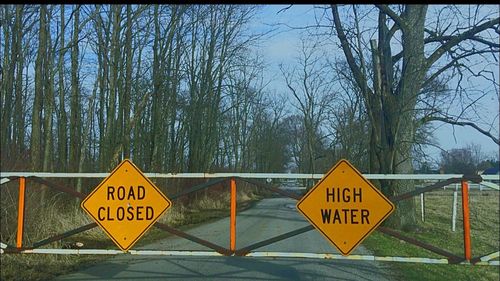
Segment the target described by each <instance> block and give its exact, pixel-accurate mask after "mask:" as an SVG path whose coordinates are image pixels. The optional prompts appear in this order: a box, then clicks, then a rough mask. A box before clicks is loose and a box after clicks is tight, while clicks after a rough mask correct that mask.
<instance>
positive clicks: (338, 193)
mask: <svg viewBox="0 0 500 281" xmlns="http://www.w3.org/2000/svg"><path fill="white" fill-rule="evenodd" d="M297 209H298V210H299V211H300V212H301V213H302V215H304V216H305V217H306V218H307V219H308V220H309V222H311V224H312V225H313V226H314V227H315V228H316V229H317V230H319V231H320V232H321V234H323V236H325V237H326V238H327V239H328V240H329V241H330V242H331V243H332V244H333V245H334V246H335V247H336V248H337V249H338V250H339V251H340V252H341V253H342V255H344V256H346V255H349V254H350V253H351V252H352V251H353V250H354V249H355V248H356V247H357V246H358V245H359V244H360V243H361V242H362V241H363V240H364V239H365V238H366V237H367V236H368V235H369V234H370V233H371V232H372V231H373V230H375V229H376V228H377V226H379V225H380V224H381V223H382V221H384V220H385V219H386V218H387V217H388V216H389V215H390V214H391V213H392V212H393V211H394V204H393V203H392V202H391V201H389V200H388V199H387V198H386V197H385V196H384V195H383V194H382V193H381V192H380V191H379V190H378V189H377V188H376V187H375V186H373V185H372V184H371V183H370V182H369V181H368V180H367V179H365V178H364V177H363V175H362V174H361V173H360V172H359V171H358V170H356V168H354V166H352V165H351V164H350V163H349V162H348V161H347V160H344V159H342V160H340V161H339V162H338V163H337V164H336V165H335V166H334V167H333V168H332V169H331V170H330V171H329V172H328V173H327V174H326V175H325V176H324V177H323V178H322V179H321V180H320V181H319V182H318V183H317V184H316V185H315V186H314V187H313V188H311V190H309V192H307V193H306V194H305V195H304V196H303V197H302V199H301V200H300V201H299V202H298V203H297Z"/></svg>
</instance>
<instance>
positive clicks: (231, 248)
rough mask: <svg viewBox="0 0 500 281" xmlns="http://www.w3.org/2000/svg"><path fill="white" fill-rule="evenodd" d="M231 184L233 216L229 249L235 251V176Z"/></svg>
mask: <svg viewBox="0 0 500 281" xmlns="http://www.w3.org/2000/svg"><path fill="white" fill-rule="evenodd" d="M230 185H231V218H230V230H229V231H230V234H229V235H230V236H229V249H230V250H231V251H232V252H234V251H235V250H236V181H235V180H234V178H231V180H230Z"/></svg>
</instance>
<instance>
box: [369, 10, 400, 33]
mask: <svg viewBox="0 0 500 281" xmlns="http://www.w3.org/2000/svg"><path fill="white" fill-rule="evenodd" d="M375 6H376V7H377V8H379V10H381V11H382V12H384V13H385V14H386V15H388V16H389V17H391V19H392V20H393V21H394V22H395V23H396V24H397V25H398V26H399V28H400V29H402V30H403V31H404V30H405V29H408V25H407V24H406V22H404V21H403V19H402V18H401V17H400V16H398V14H396V13H395V12H394V11H393V10H391V8H389V6H387V5H375Z"/></svg>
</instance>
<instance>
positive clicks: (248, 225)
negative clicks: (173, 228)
mask: <svg viewBox="0 0 500 281" xmlns="http://www.w3.org/2000/svg"><path fill="white" fill-rule="evenodd" d="M307 225H308V222H307V221H306V220H305V218H303V217H302V216H301V215H300V214H299V213H298V212H297V211H296V209H295V201H294V200H292V199H288V198H270V199H264V200H262V201H260V202H259V203H257V204H256V206H255V207H254V208H251V209H249V210H246V211H244V212H240V213H238V215H237V228H236V229H237V236H236V237H237V239H236V248H237V249H239V248H242V247H244V246H246V245H250V244H253V243H255V242H259V241H261V240H265V239H268V238H271V237H273V236H276V235H279V234H283V233H285V232H288V231H291V230H295V229H297V228H300V227H304V226H307ZM187 232H188V233H190V234H192V235H196V236H198V237H200V238H203V239H206V240H209V241H211V242H213V243H216V244H218V245H221V246H223V247H226V248H229V218H224V219H220V220H218V221H215V222H213V223H208V224H204V225H200V226H197V227H195V228H193V229H190V230H188V231H187ZM134 249H136V250H138V249H148V250H201V251H207V250H210V249H208V248H206V247H204V246H201V245H198V244H195V243H194V242H191V241H188V240H185V239H183V238H178V237H171V238H168V239H165V240H162V241H159V242H157V243H154V244H151V245H148V246H143V247H134ZM254 251H259V252H260V251H273V252H309V253H335V254H338V251H337V250H336V249H335V248H334V247H333V246H332V245H331V244H330V243H329V242H328V241H327V240H326V239H325V238H324V237H323V236H322V235H321V234H320V233H319V232H318V231H316V230H311V231H309V232H306V233H303V234H300V235H297V236H294V237H291V238H288V239H286V240H283V241H280V242H277V243H274V244H271V245H268V246H264V247H262V248H259V249H256V250H254ZM352 254H369V253H368V252H367V251H366V250H365V249H364V248H363V247H362V246H359V247H358V248H356V250H355V251H354V252H353V253H352ZM393 276H394V274H393V273H391V272H390V271H389V270H388V269H387V264H382V263H376V262H371V261H353V260H325V259H305V258H263V257H224V256H221V257H218V256H215V257H214V256H211V257H190V256H189V257H188V256H137V255H118V256H115V257H113V258H110V259H108V260H106V261H104V262H101V263H100V264H99V265H96V266H93V267H90V268H87V269H84V270H82V271H80V272H76V273H73V274H70V275H64V276H60V277H59V278H57V279H56V280H59V281H62V280H65V281H69V280H71V281H77V280H127V281H131V280H183V281H185V280H393Z"/></svg>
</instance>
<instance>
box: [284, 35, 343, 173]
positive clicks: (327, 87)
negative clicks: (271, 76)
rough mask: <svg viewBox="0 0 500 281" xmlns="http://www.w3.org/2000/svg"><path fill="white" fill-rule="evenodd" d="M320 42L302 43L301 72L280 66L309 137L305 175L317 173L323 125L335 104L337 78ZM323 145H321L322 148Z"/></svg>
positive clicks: (305, 153) (305, 154)
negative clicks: (326, 59) (329, 75)
mask: <svg viewBox="0 0 500 281" xmlns="http://www.w3.org/2000/svg"><path fill="white" fill-rule="evenodd" d="M319 52H320V51H319V49H318V43H317V42H316V43H314V44H312V45H308V44H307V43H306V41H305V39H304V40H302V48H301V50H300V57H299V58H298V65H299V68H298V69H292V70H291V71H286V70H285V68H284V67H283V66H280V69H281V72H282V74H283V76H284V78H285V82H286V84H287V87H288V89H289V90H290V92H291V93H292V95H293V97H294V103H293V104H294V107H295V108H296V109H297V110H299V112H300V113H301V118H302V122H301V123H302V124H303V128H304V135H305V143H304V145H305V147H304V149H303V152H304V154H302V155H301V156H300V157H305V158H306V159H307V161H304V160H303V159H301V163H302V164H303V166H301V167H299V168H300V170H301V171H302V172H307V173H315V172H317V169H316V167H315V162H316V159H317V158H319V157H323V155H319V151H318V147H320V146H321V143H322V141H323V138H324V136H323V134H322V132H321V131H322V129H321V127H320V125H321V124H322V123H323V121H324V120H325V117H326V111H327V108H328V107H327V105H328V104H331V103H333V102H334V98H335V95H334V93H333V87H332V86H333V81H332V80H333V79H331V78H329V77H328V71H327V67H328V66H327V65H326V64H325V63H324V62H321V57H322V56H321V54H318V53H319ZM318 144H319V145H318Z"/></svg>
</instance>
